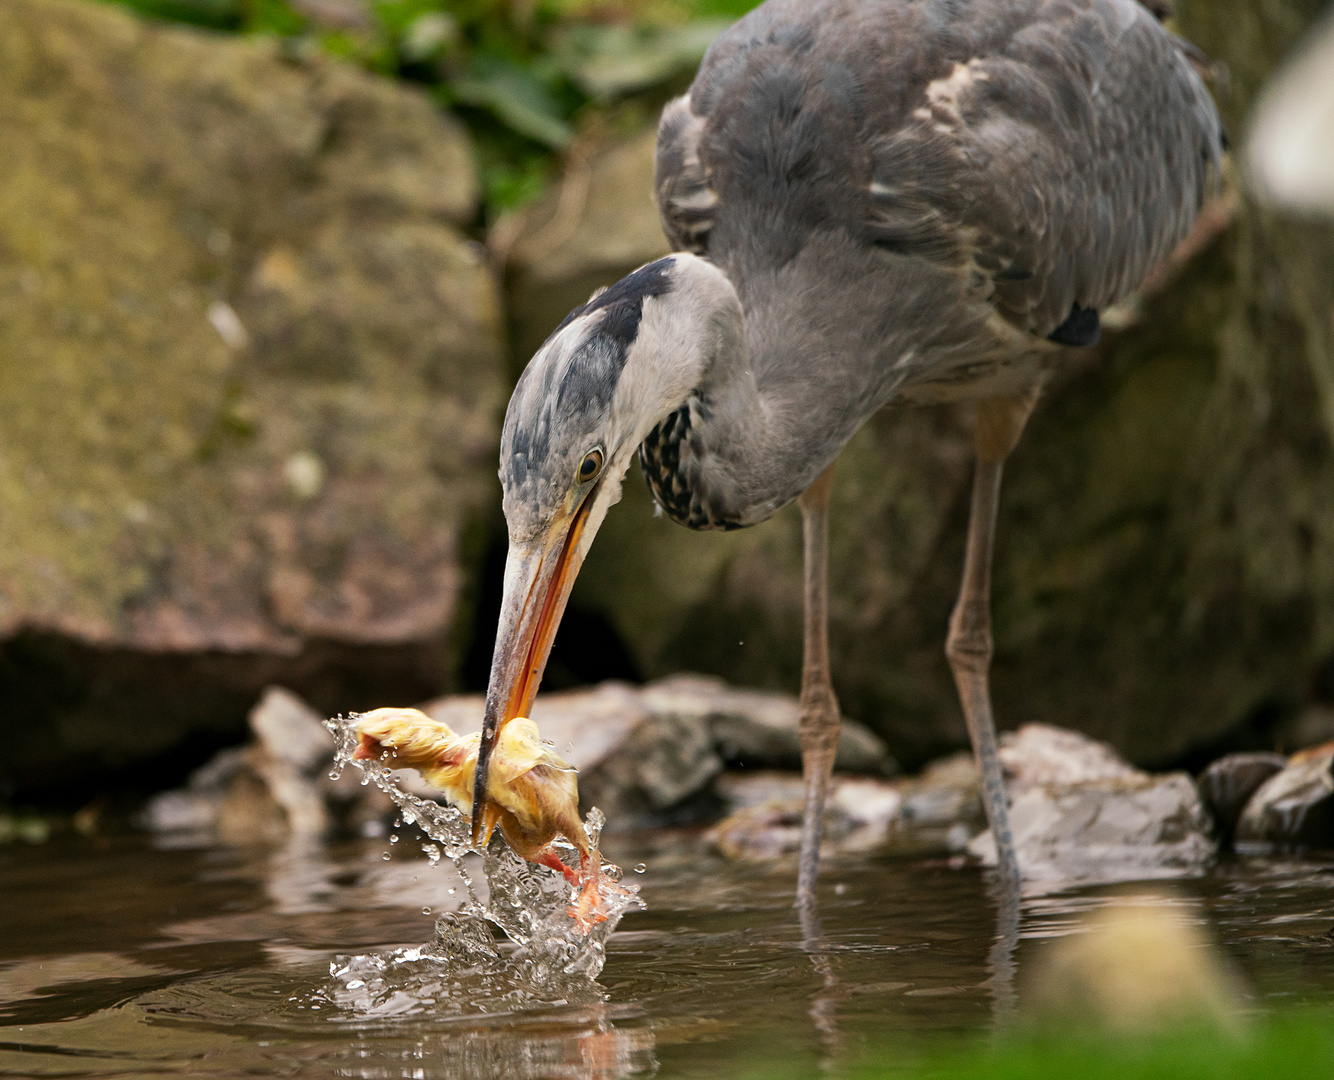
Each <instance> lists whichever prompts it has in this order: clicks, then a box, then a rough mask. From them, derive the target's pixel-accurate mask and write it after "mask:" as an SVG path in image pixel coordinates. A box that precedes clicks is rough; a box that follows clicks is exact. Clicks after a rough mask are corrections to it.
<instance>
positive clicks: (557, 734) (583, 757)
mask: <svg viewBox="0 0 1334 1080" xmlns="http://www.w3.org/2000/svg"><path fill="white" fill-rule="evenodd" d="M483 704H484V702H483V699H482V698H481V696H480V695H478V696H472V697H454V698H446V699H443V700H441V701H438V702H433V703H431V704H430V705H428V706H426V707H425V710H424V711H425V712H427V713H428V714H430V715H431V716H433V717H434V718H435V719H437V720H440V721H442V722H444V723H447V724H449V726H450V727H452V728H454V730H455V731H458V732H460V733H465V734H466V733H469V732H473V731H477V730H480V728H481V720H482V709H483ZM532 719H533V721H534V722H535V723H536V724H537V726H538V729H539V730H540V731H541V733H542V737H543V739H545V740H546V741H548V742H550V743H551V744H552V746H553V747H554V748H555V750H556V752H557V753H558V754H560V755H561V756H562V757H563V758H565V760H566V761H568V762H569V763H570V764H571V765H574V766H575V767H576V768H577V769H578V770H579V797H580V801H581V802H582V803H583V805H584V806H585V807H589V806H594V805H596V806H597V807H599V808H600V809H601V810H602V811H603V813H605V814H606V815H607V819H608V823H609V827H611V828H627V827H632V826H635V825H639V824H644V823H646V822H648V821H652V820H657V819H658V818H659V816H660V815H661V814H662V813H663V812H665V811H670V810H673V809H676V808H678V807H680V806H681V804H683V803H686V802H688V801H689V800H691V799H692V798H694V797H696V796H699V795H706V794H707V793H708V791H709V789H710V785H711V783H712V781H713V779H714V777H715V776H717V774H718V773H719V771H721V769H722V767H723V763H722V761H721V759H720V758H719V757H718V754H717V753H716V752H715V750H714V746H713V740H712V738H711V735H710V732H709V728H708V725H707V723H706V722H705V717H704V716H703V715H699V716H694V717H691V716H681V715H677V714H674V713H672V712H670V711H664V712H655V711H654V710H653V709H652V708H651V707H650V706H649V704H648V702H647V701H646V694H645V693H644V692H641V691H638V690H636V689H635V688H634V687H631V686H627V685H624V684H620V683H603V684H602V685H600V686H598V687H596V688H595V689H592V690H575V691H568V692H565V693H556V694H542V695H539V696H538V698H537V701H536V702H535V703H534V706H533V715H532Z"/></svg>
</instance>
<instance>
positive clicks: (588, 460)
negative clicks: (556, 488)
mask: <svg viewBox="0 0 1334 1080" xmlns="http://www.w3.org/2000/svg"><path fill="white" fill-rule="evenodd" d="M601 471H602V451H601V450H599V449H597V448H596V447H595V448H594V449H592V450H590V451H589V452H588V453H586V454H585V455H584V460H583V461H581V462H579V474H578V475H579V483H581V484H586V483H588V482H589V481H590V480H593V479H596V478H597V475H598V473H600V472H601Z"/></svg>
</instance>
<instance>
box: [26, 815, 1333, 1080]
mask: <svg viewBox="0 0 1334 1080" xmlns="http://www.w3.org/2000/svg"><path fill="white" fill-rule="evenodd" d="M400 833H401V840H400V842H398V843H395V844H390V843H388V842H387V840H385V839H381V840H375V841H359V842H356V843H350V844H346V845H343V846H337V847H331V848H300V847H293V848H290V849H288V850H285V851H277V852H259V851H254V852H243V851H234V850H226V849H218V848H194V849H191V848H179V849H171V848H165V847H160V846H157V847H155V846H154V843H153V842H152V841H151V840H149V839H148V838H144V837H134V836H129V837H119V838H112V839H80V838H75V837H66V838H64V839H59V838H58V839H56V840H52V841H51V842H49V843H47V844H45V845H39V846H26V845H10V846H7V847H0V1075H4V1076H25V1077H28V1076H33V1077H35V1076H91V1077H113V1076H114V1077H129V1076H133V1077H144V1076H165V1075H186V1076H204V1077H220V1076H243V1075H244V1076H298V1075H299V1076H301V1077H326V1076H328V1077H335V1076H337V1077H422V1078H427V1077H432V1078H433V1077H448V1078H455V1077H458V1078H463V1077H467V1078H469V1080H485V1078H487V1077H515V1078H523V1077H553V1078H556V1077H559V1078H576V1077H588V1078H598V1080H610V1078H616V1077H622V1076H640V1075H654V1074H656V1075H658V1076H661V1077H732V1076H745V1075H754V1076H762V1075H765V1073H766V1069H767V1066H766V1063H771V1062H778V1063H781V1064H782V1066H783V1067H784V1068H785V1069H788V1070H795V1071H796V1072H802V1071H807V1072H809V1073H810V1074H811V1075H817V1074H818V1073H819V1072H820V1070H821V1068H824V1069H828V1068H829V1067H830V1066H833V1067H834V1071H835V1072H837V1065H838V1063H839V1062H841V1061H852V1060H855V1059H857V1058H858V1057H859V1055H861V1054H863V1053H864V1052H865V1050H866V1048H867V1047H868V1046H872V1045H874V1046H875V1047H877V1048H878V1049H877V1053H879V1054H882V1055H883V1054H884V1053H885V1049H884V1048H885V1047H886V1046H891V1047H892V1046H895V1045H899V1044H902V1045H903V1046H905V1047H907V1046H909V1045H911V1044H913V1043H914V1042H915V1041H920V1037H921V1036H924V1035H927V1034H933V1033H934V1034H946V1035H948V1034H950V1033H966V1032H977V1031H982V1030H985V1029H987V1028H988V1027H989V1026H990V1025H992V1024H993V1023H994V1017H995V1014H996V1011H997V1009H998V1003H999V1007H1001V1008H1002V1009H1003V1008H1004V1006H1005V1002H1006V1001H1007V1000H1008V991H1007V988H1006V986H1005V984H1004V980H1002V982H1001V984H1000V985H998V984H997V981H996V980H995V979H994V978H993V976H994V973H995V970H996V968H997V965H999V967H1000V969H1001V971H1002V973H1004V971H1005V970H1007V969H1008V964H1009V961H1010V960H1011V959H1012V960H1013V963H1014V966H1015V967H1016V968H1017V970H1018V985H1019V987H1020V992H1021V994H1022V986H1023V977H1024V973H1025V971H1026V970H1027V969H1029V968H1031V965H1032V962H1033V960H1034V959H1035V958H1036V957H1037V955H1038V953H1039V952H1040V951H1041V950H1042V949H1043V948H1044V947H1045V946H1046V943H1047V940H1048V939H1050V938H1051V937H1053V936H1055V935H1060V934H1063V933H1066V932H1069V931H1070V928H1071V926H1072V924H1073V922H1074V921H1075V919H1076V918H1077V917H1078V916H1079V915H1080V914H1081V913H1083V912H1086V911H1087V910H1088V909H1089V908H1090V907H1091V906H1094V905H1097V904H1099V903H1104V902H1106V899H1107V897H1109V896H1111V895H1116V894H1124V893H1125V892H1126V891H1127V887H1126V886H1120V887H1117V888H1100V889H1083V890H1074V891H1070V892H1067V893H1061V894H1056V895H1050V896H1046V897H1042V898H1036V899H1029V900H1026V901H1025V903H1024V906H1023V909H1022V913H1021V917H1020V923H1019V931H1020V937H1019V940H1018V945H1017V948H1016V949H1015V950H1014V951H1013V955H1012V957H1011V956H1010V955H1009V953H1008V950H1006V949H1004V948H1002V949H999V950H998V949H996V948H995V935H996V931H997V922H996V909H995V905H994V904H993V902H992V900H991V899H990V898H989V895H988V892H987V883H986V880H985V878H984V876H983V873H982V872H981V871H979V870H978V869H976V868H973V867H968V866H964V865H959V864H951V863H949V862H946V861H916V862H903V861H889V860H881V859H876V858H870V857H867V858H861V859H857V860H851V861H841V862H832V863H829V864H828V865H827V868H826V873H825V877H824V889H823V896H822V919H823V937H822V938H821V939H820V940H819V941H814V940H812V941H809V942H808V943H807V944H805V945H803V941H802V934H801V930H800V929H799V927H798V925H797V920H796V918H795V916H794V913H793V911H792V908H791V896H792V888H793V874H792V872H791V870H790V869H787V868H782V869H780V868H767V867H756V866H742V865H737V864H734V863H728V862H725V861H723V860H722V859H720V858H718V857H717V856H714V855H711V854H709V853H708V851H707V850H706V848H705V847H704V845H703V844H702V842H701V841H700V840H699V838H698V836H697V835H693V834H686V833H678V834H655V835H651V836H641V837H627V836H619V837H616V836H612V837H608V838H607V842H606V845H605V848H606V854H607V855H608V857H610V858H612V859H614V860H615V861H617V862H618V863H620V865H622V866H623V867H625V868H626V877H627V879H629V880H633V881H635V882H637V883H638V884H639V885H640V887H641V890H642V896H643V898H644V900H645V901H646V903H647V909H646V910H643V911H631V912H629V913H628V914H626V915H625V917H624V919H623V921H622V922H621V923H620V926H619V928H618V929H617V931H616V932H615V933H614V934H613V935H612V936H611V938H610V941H609V943H608V946H607V962H606V966H605V968H604V969H603V971H602V973H601V975H600V976H599V978H598V979H597V981H596V982H594V981H592V980H588V979H584V978H581V977H578V976H571V977H569V978H568V979H567V980H566V982H565V983H564V984H563V985H556V984H555V983H553V982H551V981H550V980H548V981H547V982H545V983H543V984H542V985H538V986H534V985H531V984H530V983H526V982H525V978H524V973H523V970H522V964H521V963H519V962H518V961H517V960H516V958H515V956H514V954H513V952H512V950H510V949H507V948H506V947H504V946H503V945H496V946H491V948H493V949H494V955H493V956H492V957H491V958H489V959H486V960H484V961H482V962H480V963H479V962H477V961H476V960H475V959H472V960H469V959H460V958H458V957H455V958H454V959H453V960H452V961H451V960H450V959H449V958H448V957H444V956H440V955H438V953H439V948H438V947H436V953H437V955H435V956H433V957H429V958H422V957H423V946H429V945H430V943H432V942H433V941H434V940H435V934H434V929H433V926H434V921H435V919H436V918H437V917H438V916H439V913H440V912H441V911H445V910H449V909H452V908H453V907H456V906H457V904H458V902H459V895H460V892H459V889H460V884H461V883H460V881H459V880H458V878H457V876H456V874H455V872H454V871H453V870H452V868H451V867H450V866H449V864H448V863H447V862H445V861H441V862H438V863H431V862H429V861H428V860H427V858H426V856H425V855H424V854H423V853H422V852H421V850H420V847H419V843H418V842H419V841H420V840H421V839H423V838H422V837H420V835H419V834H416V833H415V830H414V829H410V828H408V827H405V828H404V829H402V830H401V831H400ZM386 856H387V858H386ZM637 863H643V864H644V866H645V869H644V871H643V872H642V873H635V871H634V870H633V869H632V868H634V867H635V865H636V864H637ZM1154 888H1156V889H1161V888H1162V886H1161V885H1157V886H1154ZM1171 888H1172V889H1173V890H1174V896H1175V899H1173V900H1170V901H1166V902H1171V903H1179V904H1181V905H1182V906H1183V907H1186V908H1187V909H1188V910H1190V911H1193V912H1194V913H1195V917H1196V918H1198V919H1200V920H1202V921H1204V922H1205V923H1206V924H1207V925H1208V927H1209V928H1210V929H1211V932H1212V934H1213V936H1214V937H1215V938H1216V939H1217V940H1218V941H1220V942H1221V943H1222V945H1223V947H1224V948H1225V949H1226V951H1227V952H1228V953H1229V955H1230V956H1231V958H1232V960H1233V961H1234V963H1235V965H1236V967H1237V968H1238V970H1239V971H1240V972H1241V974H1242V976H1243V978H1244V980H1245V982H1246V983H1247V985H1248V988H1249V990H1250V992H1251V994H1252V996H1253V999H1254V1002H1255V1005H1256V1008H1258V1009H1265V1008H1268V1007H1271V1006H1272V1005H1274V1004H1275V1003H1279V1002H1285V1001H1292V1000H1310V999H1325V1000H1327V999H1329V998H1330V997H1331V996H1334V942H1332V941H1331V940H1330V939H1328V938H1323V937H1322V935H1325V934H1327V933H1328V931H1329V930H1330V929H1331V925H1332V924H1334V904H1331V898H1334V865H1331V864H1330V863H1328V862H1319V861H1314V860H1300V859H1273V858H1271V859H1252V860H1236V861H1228V862H1224V863H1222V864H1220V865H1219V866H1217V867H1215V868H1214V869H1212V870H1211V871H1210V872H1209V873H1208V874H1207V875H1205V876H1203V877H1200V878H1197V879H1195V880H1191V881H1182V882H1177V883H1175V884H1174V885H1173V886H1172V887H1171ZM451 889H453V890H454V892H453V893H452V894H451V892H450V890H451ZM425 908H430V909H431V912H430V914H425V913H424V912H423V909H425ZM479 945H480V947H482V948H483V949H486V948H487V943H485V942H481V943H479ZM425 951H426V952H427V953H428V954H429V953H430V951H431V950H430V949H429V948H428V949H426V950H425ZM335 973H337V974H335ZM787 1075H791V1072H789V1073H788V1074H787Z"/></svg>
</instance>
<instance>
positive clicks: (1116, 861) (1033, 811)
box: [968, 773, 1216, 891]
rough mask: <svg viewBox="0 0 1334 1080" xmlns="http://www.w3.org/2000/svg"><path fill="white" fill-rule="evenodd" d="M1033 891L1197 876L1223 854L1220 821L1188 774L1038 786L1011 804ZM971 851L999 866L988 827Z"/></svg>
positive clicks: (1023, 867) (1020, 851) (1026, 877)
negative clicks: (1216, 835)
mask: <svg viewBox="0 0 1334 1080" xmlns="http://www.w3.org/2000/svg"><path fill="white" fill-rule="evenodd" d="M1010 829H1011V831H1012V832H1013V834H1014V843H1015V849H1016V852H1017V854H1018V856H1019V866H1020V868H1021V870H1022V872H1023V875H1024V883H1025V886H1024V887H1025V889H1026V890H1030V891H1033V890H1041V889H1043V888H1048V887H1051V888H1064V887H1066V886H1068V885H1071V884H1075V883H1084V884H1092V883H1097V882H1114V881H1137V880H1143V879H1147V878H1158V877H1179V876H1182V875H1188V874H1192V873H1197V872H1198V871H1199V870H1200V869H1201V868H1202V867H1203V866H1204V865H1205V864H1206V863H1207V862H1208V861H1209V860H1210V859H1211V858H1212V857H1213V856H1214V853H1215V850H1216V848H1215V844H1214V841H1213V837H1212V821H1211V819H1210V817H1209V813H1208V811H1206V810H1205V808H1204V804H1203V802H1202V801H1201V800H1200V795H1199V792H1198V791H1197V790H1196V788H1195V784H1194V782H1193V781H1192V780H1191V778H1190V776H1189V775H1187V774H1186V773H1167V774H1165V775H1160V776H1150V775H1148V774H1143V773H1141V774H1139V775H1138V776H1133V777H1125V778H1121V779H1116V780H1091V781H1087V782H1085V783H1080V784H1073V785H1070V786H1066V787H1057V786H1042V785H1039V786H1034V787H1030V788H1028V789H1027V790H1025V791H1022V792H1021V793H1019V794H1017V795H1016V796H1014V798H1013V801H1012V802H1011V804H1010ZM968 850H969V851H970V852H971V853H972V854H973V855H975V856H977V857H978V858H980V859H981V860H982V861H983V862H985V863H987V864H990V865H994V863H995V859H996V845H995V842H994V841H993V840H992V837H991V831H990V830H989V829H988V830H987V831H986V832H984V833H982V834H981V835H979V836H978V837H976V838H975V839H973V840H972V841H971V842H970V843H969V845H968Z"/></svg>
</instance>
